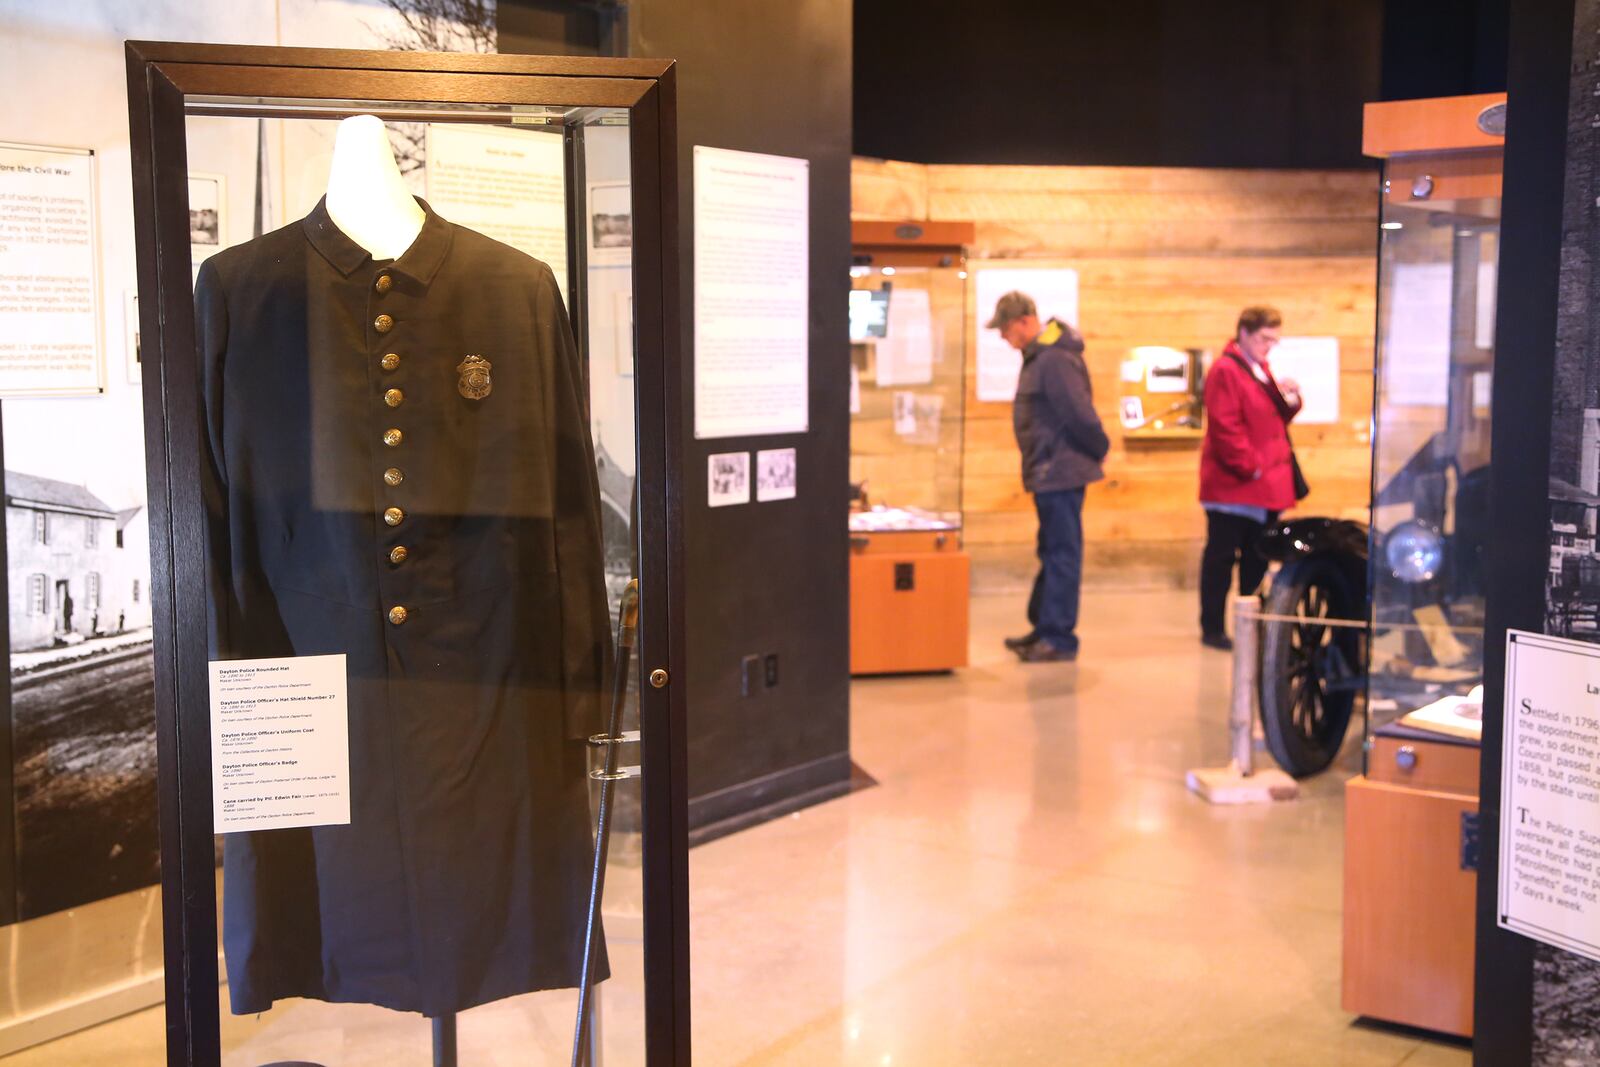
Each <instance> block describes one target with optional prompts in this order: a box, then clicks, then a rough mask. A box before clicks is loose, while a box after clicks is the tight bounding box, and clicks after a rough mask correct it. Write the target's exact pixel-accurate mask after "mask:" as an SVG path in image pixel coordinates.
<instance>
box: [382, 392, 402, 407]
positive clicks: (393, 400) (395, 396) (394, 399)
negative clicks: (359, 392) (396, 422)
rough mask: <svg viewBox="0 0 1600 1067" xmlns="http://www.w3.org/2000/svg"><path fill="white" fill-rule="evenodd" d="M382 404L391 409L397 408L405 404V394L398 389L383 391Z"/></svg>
mask: <svg viewBox="0 0 1600 1067" xmlns="http://www.w3.org/2000/svg"><path fill="white" fill-rule="evenodd" d="M383 402H384V403H385V404H388V405H389V406H390V407H392V408H397V407H399V406H400V405H401V404H404V403H405V402H406V394H404V393H402V392H401V391H400V390H398V389H385V390H384V391H383Z"/></svg>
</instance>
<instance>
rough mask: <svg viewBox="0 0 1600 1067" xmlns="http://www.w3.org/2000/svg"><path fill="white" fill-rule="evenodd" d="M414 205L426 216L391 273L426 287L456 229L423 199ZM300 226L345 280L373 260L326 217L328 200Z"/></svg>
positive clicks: (418, 199) (447, 250)
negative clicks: (418, 206) (417, 205)
mask: <svg viewBox="0 0 1600 1067" xmlns="http://www.w3.org/2000/svg"><path fill="white" fill-rule="evenodd" d="M417 203H418V204H419V205H421V207H422V211H423V214H424V216H425V218H424V219H423V221H422V231H421V232H420V233H418V234H417V239H416V240H415V241H412V242H411V247H410V248H408V249H406V250H405V254H404V255H402V256H401V257H400V258H399V259H397V260H395V261H394V262H393V263H392V264H390V269H391V270H393V271H394V272H395V273H396V274H404V275H406V276H407V277H409V278H414V279H416V280H417V281H419V282H421V283H422V284H423V285H427V284H428V283H429V282H431V281H433V276H434V275H435V274H437V273H438V272H439V267H440V265H441V264H443V263H444V257H445V253H447V252H449V251H450V241H451V239H452V238H453V237H454V236H455V227H454V226H453V225H451V224H450V223H449V222H447V221H445V220H444V219H442V218H440V217H439V215H438V214H437V213H436V212H435V211H434V210H433V208H431V207H429V206H428V202H427V201H426V200H424V199H422V197H420V196H419V197H417ZM300 225H301V226H302V228H303V229H304V230H305V234H306V240H307V241H310V242H311V247H313V248H315V249H316V250H317V251H318V252H320V253H322V257H323V258H324V259H326V260H327V261H328V262H329V263H331V264H333V268H334V269H335V270H337V271H338V272H339V273H340V274H342V275H344V276H345V277H347V278H348V277H349V276H350V275H351V273H353V272H354V271H355V269H356V268H357V267H359V266H361V265H362V264H363V263H365V262H367V261H368V260H369V259H371V258H372V255H371V253H369V252H368V251H367V250H366V249H365V248H362V247H361V246H360V245H358V244H356V243H355V242H354V241H352V240H351V239H350V238H349V237H347V236H346V235H345V233H344V231H343V230H341V229H339V227H338V226H336V225H334V222H333V218H332V217H331V216H330V215H329V214H328V198H327V197H323V198H322V199H321V200H318V201H317V206H316V207H314V208H312V209H311V214H309V215H307V216H306V217H305V218H304V219H302V220H301V222H300Z"/></svg>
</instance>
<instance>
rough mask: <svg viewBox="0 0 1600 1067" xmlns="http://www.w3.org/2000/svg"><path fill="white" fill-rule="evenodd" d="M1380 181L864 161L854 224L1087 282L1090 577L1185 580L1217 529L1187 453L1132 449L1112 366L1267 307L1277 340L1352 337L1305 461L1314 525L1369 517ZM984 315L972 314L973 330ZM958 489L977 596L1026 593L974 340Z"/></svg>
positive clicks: (1204, 338)
mask: <svg viewBox="0 0 1600 1067" xmlns="http://www.w3.org/2000/svg"><path fill="white" fill-rule="evenodd" d="M1378 181H1379V177H1378V172H1377V171H1376V170H1372V171H1253V170H1201V169H1175V168H1145V167H1012V166H923V165H919V164H908V163H899V162H886V161H879V160H865V159H857V160H856V161H855V164H854V169H853V181H852V214H853V216H854V217H855V218H857V219H930V220H966V221H971V222H974V223H975V224H976V226H977V241H976V244H975V246H974V247H973V248H972V249H971V250H970V255H969V262H968V268H969V283H968V300H969V301H971V300H973V299H974V296H973V292H974V290H973V286H972V276H973V274H972V272H974V271H976V270H980V269H982V268H983V267H984V266H986V265H990V263H991V261H997V260H999V261H1005V263H1006V264H1007V265H1010V266H1041V267H1046V266H1070V267H1072V268H1074V269H1075V270H1077V271H1078V276H1079V309H1080V317H1081V322H1080V324H1079V325H1080V328H1081V329H1082V330H1083V332H1084V335H1085V340H1086V342H1087V345H1088V351H1087V356H1088V361H1089V368H1090V374H1091V377H1092V379H1093V383H1094V390H1095V402H1096V406H1097V407H1098V408H1099V409H1100V413H1101V418H1102V419H1103V420H1104V422H1105V424H1106V428H1107V431H1108V432H1109V433H1110V435H1111V440H1112V445H1111V454H1110V456H1109V457H1108V458H1107V461H1106V479H1105V481H1103V482H1100V483H1097V484H1096V485H1094V486H1093V487H1091V489H1090V490H1089V494H1088V498H1087V501H1086V504H1085V514H1084V524H1085V536H1086V540H1087V549H1086V552H1087V560H1086V563H1087V572H1086V578H1087V580H1089V581H1117V582H1120V581H1129V580H1136V581H1148V580H1159V581H1163V582H1168V581H1170V582H1174V583H1177V584H1183V585H1191V584H1193V581H1194V571H1195V569H1196V567H1197V565H1198V558H1199V546H1200V544H1201V541H1202V539H1203V536H1204V529H1205V522H1204V517H1203V514H1202V512H1201V510H1200V507H1199V504H1198V503H1197V501H1196V490H1197V478H1198V464H1199V446H1198V444H1197V443H1194V442H1181V443H1168V444H1154V443H1147V442H1137V443H1135V444H1133V445H1131V446H1130V445H1126V444H1125V443H1124V442H1123V440H1122V435H1121V428H1120V424H1119V423H1118V420H1117V395H1118V365H1119V363H1120V362H1121V360H1122V359H1123V358H1124V356H1125V354H1126V352H1127V350H1128V349H1129V348H1132V347H1134V346H1136V345H1143V344H1157V345H1172V346H1175V347H1179V348H1186V347H1200V348H1209V349H1211V350H1213V351H1216V350H1218V349H1220V347H1221V345H1222V344H1223V343H1224V342H1225V341H1226V340H1227V339H1228V337H1229V336H1230V335H1231V333H1232V331H1233V326H1234V323H1235V321H1236V319H1237V317H1238V313H1239V309H1240V308H1242V307H1244V306H1246V305H1248V304H1257V303H1266V304H1272V305H1274V306H1276V307H1278V308H1280V309H1281V310H1282V311H1283V313H1284V333H1285V334H1287V335H1291V336H1294V335H1300V336H1311V335H1315V336H1334V337H1337V338H1338V339H1339V352H1340V369H1341V377H1342V379H1343V383H1342V392H1341V398H1340V421H1339V422H1338V423H1336V424H1331V425H1325V426H1315V427H1313V426H1307V427H1302V428H1300V429H1299V430H1297V431H1296V433H1295V444H1296V449H1297V451H1298V453H1299V455H1300V461H1301V465H1302V467H1303V469H1304V470H1305V474H1306V478H1307V480H1308V481H1309V482H1310V483H1311V486H1312V493H1311V495H1310V496H1309V497H1308V498H1307V499H1306V500H1305V501H1304V502H1303V503H1302V504H1301V507H1300V509H1299V510H1300V511H1301V512H1302V513H1305V514H1329V515H1349V516H1352V517H1360V518H1365V516H1366V509H1367V501H1368V497H1369V492H1370V489H1369V483H1370V464H1371V458H1370V445H1369V439H1368V434H1369V425H1370V417H1371V413H1372V367H1373V332H1374V325H1375V314H1376V308H1375V299H1376V274H1377V268H1376V255H1377V234H1378V217H1377V213H1378ZM989 310H990V309H987V308H984V309H978V308H976V307H972V306H971V305H970V304H969V308H968V311H969V321H974V322H981V321H984V319H985V318H986V317H987V314H988V312H989ZM967 377H968V385H967V398H966V434H965V448H964V456H963V459H964V464H963V478H962V495H963V506H964V510H965V513H966V543H967V545H968V548H969V549H970V550H971V551H972V553H973V556H974V561H975V563H976V564H978V567H979V570H978V572H977V574H976V575H975V581H976V582H977V583H978V584H1015V583H1016V582H1018V581H1021V580H1023V579H1024V578H1025V577H1026V576H1027V575H1028V573H1029V571H1030V568H1031V559H1030V554H1031V551H1032V544H1033V538H1034V534H1035V522H1034V517H1033V513H1032V507H1031V501H1030V498H1029V497H1028V495H1027V494H1026V493H1024V492H1023V490H1022V484H1021V480H1020V477H1019V475H1018V470H1017V453H1016V445H1015V443H1014V441H1013V439H1012V436H1011V405H1010V404H1009V403H980V402H979V401H978V399H977V395H976V391H975V378H974V367H973V352H972V343H971V341H970V339H969V341H968V343H967Z"/></svg>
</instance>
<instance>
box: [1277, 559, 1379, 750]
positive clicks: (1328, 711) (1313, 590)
mask: <svg viewBox="0 0 1600 1067" xmlns="http://www.w3.org/2000/svg"><path fill="white" fill-rule="evenodd" d="M1264 610H1265V612H1266V614H1268V615H1293V616H1296V617H1297V618H1298V619H1300V620H1301V621H1299V622H1266V623H1262V640H1261V677H1260V682H1259V685H1260V691H1261V725H1262V727H1263V728H1264V729H1265V731H1266V735H1267V748H1268V749H1270V750H1271V752H1272V755H1273V757H1274V758H1275V759H1277V761H1278V763H1279V764H1280V765H1282V767H1283V769H1284V770H1286V771H1288V772H1289V773H1290V774H1292V775H1294V776H1295V777H1296V778H1303V777H1305V776H1306V775H1309V774H1316V773H1317V772H1318V771H1320V770H1322V769H1324V768H1325V767H1327V766H1328V764H1330V763H1332V762H1333V760H1334V757H1336V756H1337V755H1338V754H1339V749H1340V747H1341V746H1342V745H1343V744H1344V735H1345V730H1346V729H1347V728H1348V727H1349V725H1350V713H1351V711H1352V710H1353V709H1354V707H1355V701H1356V691H1357V689H1358V688H1359V686H1360V671H1361V631H1360V630H1358V629H1354V628H1350V627H1341V626H1329V625H1327V624H1326V623H1325V622H1323V621H1322V620H1325V619H1354V618H1357V617H1358V615H1357V612H1358V610H1359V604H1358V601H1357V599H1356V595H1355V592H1354V590H1352V589H1351V588H1350V582H1349V580H1348V579H1347V578H1346V577H1345V575H1344V571H1343V570H1341V569H1340V567H1339V564H1338V563H1337V562H1336V561H1335V560H1333V559H1330V558H1328V557H1326V556H1307V557H1305V558H1303V559H1297V560H1292V561H1291V562H1289V563H1286V564H1284V566H1283V568H1282V569H1281V570H1279V571H1278V575H1277V577H1276V578H1274V579H1273V582H1272V589H1271V591H1270V592H1269V593H1268V594H1267V599H1266V604H1265V607H1264Z"/></svg>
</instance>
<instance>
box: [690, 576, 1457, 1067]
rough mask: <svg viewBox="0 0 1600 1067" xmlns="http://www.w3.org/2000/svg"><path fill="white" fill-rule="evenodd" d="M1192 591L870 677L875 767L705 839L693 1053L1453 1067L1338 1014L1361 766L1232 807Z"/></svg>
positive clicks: (1452, 1057) (855, 725)
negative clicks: (958, 657)
mask: <svg viewBox="0 0 1600 1067" xmlns="http://www.w3.org/2000/svg"><path fill="white" fill-rule="evenodd" d="M1192 598H1193V594H1192V593H1179V592H1173V591H1152V592H1137V593H1115V592H1106V591H1097V592H1093V593H1091V594H1089V595H1087V596H1086V597H1085V601H1084V611H1083V616H1084V622H1083V626H1082V636H1083V652H1082V658H1081V659H1080V661H1079V662H1078V663H1076V664H1070V665H1059V664H1041V665H1027V666H1024V665H1022V664H1020V663H1018V662H1017V661H1016V660H1015V658H1014V657H1012V656H1011V655H1010V654H1009V653H1007V652H1006V651H1005V650H1004V649H1003V648H1002V647H1001V646H1000V637H1001V636H1002V635H1003V634H1005V633H1007V632H1015V631H1016V630H1018V629H1019V628H1021V627H1020V625H1019V620H1020V617H1021V608H1022V603H1021V600H1020V599H1019V598H1015V597H999V596H996V597H979V598H976V599H975V600H974V601H973V645H972V663H971V666H970V667H969V668H968V669H966V670H964V671H960V672H958V673H957V674H955V675H952V676H948V677H937V676H935V677H907V678H885V679H876V680H866V679H863V680H859V681H858V682H857V683H856V684H855V686H854V688H853V705H852V728H851V734H852V745H853V754H854V757H855V760H856V762H857V763H858V764H859V765H860V766H861V767H862V768H864V769H865V770H866V771H867V772H868V773H870V774H871V775H872V776H873V777H874V778H876V779H877V780H878V782H879V784H878V786H877V787H875V788H871V789H867V790H863V791H860V792H857V793H855V794H854V795H852V796H849V797H846V798H844V799H841V800H838V801H835V802H833V803H830V804H825V805H821V806H819V807H816V808H813V809H810V810H808V811H805V812H802V813H800V814H797V815H794V816H791V817H790V818H788V819H785V820H782V821H780V822H778V823H776V824H771V825H768V826H763V827H759V828H757V829H755V830H753V831H748V832H746V833H742V834H737V835H735V836H733V837H729V838H726V839H724V840H721V841H716V842H712V843H711V844H708V845H706V846H703V847H702V848H700V849H697V850H696V851H695V853H694V857H693V877H694V886H693V889H694V891H693V894H692V896H691V901H692V907H693V911H694V953H695V956H694V959H695V985H694V1010H695V1027H694V1039H695V1062H696V1063H706V1064H785V1065H791V1064H792V1065H796V1067H800V1065H814V1064H848V1065H861V1067H869V1065H870V1067H890V1065H897V1064H906V1065H916V1067H942V1065H949V1067H957V1065H962V1067H976V1065H988V1064H995V1065H1001V1064H1004V1065H1022V1064H1041V1065H1047V1064H1048V1065H1058V1064H1060V1065H1065V1064H1072V1065H1076V1067H1087V1065H1096V1064H1107V1065H1111V1064H1118V1065H1120V1064H1129V1065H1134V1064H1137V1065H1147V1064H1148V1065H1158V1064H1159V1065H1167V1064H1171V1065H1177V1064H1186V1065H1195V1067H1199V1065H1216V1067H1256V1065H1261V1067H1267V1065H1271V1067H1291V1065H1305V1067H1335V1065H1349V1067H1357V1065H1360V1067H1366V1065H1372V1067H1379V1065H1385V1067H1387V1065H1396V1064H1401V1063H1404V1064H1406V1067H1444V1065H1465V1064H1468V1063H1470V1062H1471V1056H1470V1052H1469V1051H1468V1050H1467V1049H1466V1048H1464V1047H1462V1046H1460V1045H1458V1044H1452V1043H1447V1042H1443V1041H1433V1040H1429V1039H1426V1038H1424V1037H1421V1036H1418V1035H1417V1034H1415V1033H1410V1032H1399V1031H1395V1030H1389V1029H1384V1028H1379V1027H1375V1026H1370V1025H1366V1024H1357V1023H1355V1022H1354V1021H1353V1020H1352V1019H1351V1017H1350V1016H1348V1015H1346V1014H1345V1013H1343V1012H1342V1011H1340V1010H1339V942H1340V873H1341V842H1342V833H1343V804H1342V800H1341V790H1342V782H1343V779H1344V778H1345V777H1348V776H1349V775H1350V774H1353V773H1356V771H1357V770H1358V769H1359V762H1358V755H1357V750H1356V748H1355V747H1354V746H1351V747H1350V748H1348V749H1347V750H1346V752H1347V757H1346V759H1345V760H1344V761H1343V767H1342V769H1339V768H1336V769H1335V770H1334V771H1331V772H1329V773H1328V774H1326V775H1324V776H1322V778H1320V779H1319V780H1317V781H1314V782H1311V783H1309V787H1308V789H1307V790H1306V795H1305V796H1303V798H1302V799H1300V800H1297V801H1293V802H1285V803H1280V804H1276V805H1271V806H1265V807H1241V808H1215V807H1211V806H1208V805H1207V804H1205V803H1203V802H1202V801H1200V800H1199V799H1197V798H1196V797H1194V796H1192V795H1191V794H1189V793H1188V792H1187V791H1186V790H1185V788H1184V785H1183V774H1184V771H1185V769H1186V768H1189V767H1193V766H1199V765H1213V764H1221V763H1226V762H1227V731H1226V719H1227V697H1228V689H1229V664H1230V659H1229V657H1228V656H1227V655H1226V654H1224V653H1217V652H1213V651H1210V650H1205V649H1202V648H1201V647H1200V645H1199V643H1198V641H1197V635H1196V633H1195V626H1194V623H1193V621H1192V617H1193V606H1192Z"/></svg>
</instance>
